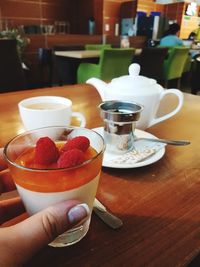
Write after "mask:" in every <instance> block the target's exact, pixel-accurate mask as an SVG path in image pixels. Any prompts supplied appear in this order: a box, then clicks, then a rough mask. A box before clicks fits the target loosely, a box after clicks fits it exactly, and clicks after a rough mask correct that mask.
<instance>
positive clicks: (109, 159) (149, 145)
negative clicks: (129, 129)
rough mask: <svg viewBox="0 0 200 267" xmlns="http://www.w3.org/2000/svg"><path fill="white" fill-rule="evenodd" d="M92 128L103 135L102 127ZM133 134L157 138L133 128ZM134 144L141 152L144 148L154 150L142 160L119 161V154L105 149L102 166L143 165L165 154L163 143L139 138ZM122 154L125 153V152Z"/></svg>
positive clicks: (131, 166)
mask: <svg viewBox="0 0 200 267" xmlns="http://www.w3.org/2000/svg"><path fill="white" fill-rule="evenodd" d="M93 130H94V131H95V132H97V133H99V134H100V135H101V136H102V137H103V127H98V128H94V129H93ZM135 135H136V136H137V137H149V138H157V137H156V136H154V135H152V134H150V133H148V132H145V131H142V130H138V129H136V130H135ZM134 146H135V149H137V150H138V151H141V152H142V153H143V151H145V150H152V151H154V152H153V153H152V152H151V154H150V155H149V156H147V157H146V158H144V159H142V160H138V161H137V162H124V161H123V162H119V161H118V160H117V159H118V158H119V157H120V155H116V154H112V153H110V152H108V151H105V153H104V158H103V167H109V168H120V169H127V168H138V167H143V166H147V165H150V164H152V163H154V162H156V161H158V160H159V159H161V158H162V157H163V156H164V154H165V144H161V143H154V142H150V141H144V140H141V141H137V142H135V145H134ZM124 155H127V153H126V154H124ZM117 161H118V162H117Z"/></svg>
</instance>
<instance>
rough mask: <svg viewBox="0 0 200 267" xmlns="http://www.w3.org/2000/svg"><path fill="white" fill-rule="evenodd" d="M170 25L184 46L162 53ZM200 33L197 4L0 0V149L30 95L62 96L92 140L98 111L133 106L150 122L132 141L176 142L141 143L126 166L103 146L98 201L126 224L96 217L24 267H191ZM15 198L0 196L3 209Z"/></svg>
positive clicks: (15, 129) (196, 237) (198, 262)
mask: <svg viewBox="0 0 200 267" xmlns="http://www.w3.org/2000/svg"><path fill="white" fill-rule="evenodd" d="M173 23H178V24H179V25H180V31H179V32H178V37H179V38H180V39H181V40H182V41H183V45H182V46H181V47H178V46H174V47H168V46H164V47H162V46H160V40H161V38H162V36H163V34H164V32H165V31H166V30H167V29H168V28H169V25H170V24H173ZM199 27H200V1H199V0H185V1H184V0H131V1H129V0H84V1H82V0H73V1H70V0H56V1H53V0H31V1H24V0H1V1H0V114H1V115H0V117H1V131H0V147H4V146H5V145H6V144H7V143H8V142H9V141H10V140H11V139H12V138H13V137H14V136H17V135H19V134H22V133H23V132H24V131H25V130H27V129H26V127H25V126H24V124H23V123H22V120H21V117H20V116H21V114H20V113H19V106H18V104H19V102H20V101H22V100H23V99H26V98H32V97H38V96H59V97H64V98H69V99H70V100H71V101H72V103H73V106H72V110H73V111H75V112H81V113H82V114H84V117H85V121H86V123H85V127H86V128H88V129H93V130H96V131H97V132H99V131H100V135H102V133H103V131H104V134H105V131H106V129H107V128H106V127H107V126H105V125H107V124H106V123H107V120H106V119H105V117H103V115H102V110H101V108H100V104H101V103H102V102H105V103H106V102H107V101H120V103H123V104H124V103H126V102H127V101H133V102H136V103H137V104H139V105H140V104H141V106H142V109H143V111H142V113H141V114H142V115H141V120H142V119H144V120H145V119H146V120H148V122H147V121H146V122H145V123H143V122H141V123H140V118H139V119H138V122H136V123H135V122H134V123H133V122H131V127H133V129H132V130H133V131H134V133H135V134H136V136H139V137H141V138H145V137H148V138H153V139H154V141H155V139H157V138H160V139H167V140H176V141H181V142H182V141H183V142H185V143H184V144H185V145H183V143H179V145H177V143H176V145H173V144H171V143H165V142H163V141H161V143H160V145H158V144H159V143H156V141H155V142H150V141H149V143H148V144H146V143H145V145H144V144H143V143H142V141H141V144H142V146H143V147H142V148H140V147H139V146H138V147H139V148H138V149H143V150H137V149H136V150H137V153H143V152H144V147H145V149H146V150H145V152H146V151H147V150H148V153H149V151H151V152H150V154H148V156H144V155H143V156H141V158H140V159H139V158H137V160H136V159H135V158H134V160H135V161H134V162H129V159H127V158H126V159H124V158H123V156H120V157H119V155H117V159H118V158H119V161H116V162H114V161H110V158H109V157H110V156H109V155H110V154H109V153H110V152H107V153H106V150H107V148H106V150H105V153H104V159H103V163H102V169H101V178H100V181H99V186H98V189H97V193H96V198H97V199H98V200H99V201H100V202H101V203H102V204H103V205H104V208H105V207H106V209H107V210H106V211H105V210H104V209H103V211H102V210H101V213H107V211H108V214H109V215H110V214H111V216H113V217H115V216H116V217H117V218H120V221H122V222H123V223H122V224H123V225H122V224H120V227H119V228H117V227H116V229H114V227H112V226H109V222H107V221H108V220H109V219H105V218H103V219H102V218H99V217H104V216H99V215H98V213H99V212H97V213H96V212H94V211H93V212H92V217H91V223H90V228H89V230H88V233H87V234H86V236H85V237H84V238H83V239H81V240H80V241H79V242H78V243H77V244H74V245H72V246H66V247H62V248H52V247H50V246H48V245H46V246H45V247H43V248H42V249H41V250H39V251H38V252H37V254H36V255H34V256H33V257H32V258H30V259H28V261H26V263H24V266H28V267H32V266H43V267H45V266H52V267H54V266H56V267H59V266H60V267H61V266H62V267H63V266H70V265H72V266H81V267H82V266H83V267H86V266H87V267H88V266H90V267H93V266H104V267H112V266H113V267H117V266H126V267H129V266H130V267H141V266H145V267H195V266H200V246H199V244H200V194H199V190H200V182H199V177H200V168H199V166H200V153H199V151H200V137H199V136H200V135H199V130H200V119H199V114H200V95H199V94H200V80H199V79H200V78H199V77H200V39H199V40H198V38H196V37H192V36H191V33H192V32H194V31H196V30H197V29H198V28H199ZM138 64H139V65H138ZM130 66H131V67H130ZM121 76H123V77H121ZM94 78H96V79H94ZM113 79H114V80H113ZM174 95H176V97H174ZM115 109H116V108H115ZM104 111H105V110H104ZM104 111H103V112H104ZM118 111H119V110H118ZM118 111H117V112H118ZM106 112H108V111H105V113H106ZM144 112H147V113H148V116H147V115H145V116H146V117H145V118H144V117H143V113H144ZM122 113H123V112H122ZM125 113H126V111H125ZM154 113H155V114H154ZM106 114H107V113H106ZM105 116H106V115H105ZM147 117H148V118H147ZM109 118H110V117H109ZM120 123H122V122H120ZM126 123H127V122H126ZM71 124H72V125H73V126H77V127H78V126H79V125H80V122H79V120H78V119H73V118H72V121H71ZM129 124H130V122H129ZM120 125H122V124H120ZM56 126H57V125H56ZM120 127H121V126H120ZM103 128H104V129H103ZM113 129H114V127H113ZM132 130H131V131H132ZM120 131H122V130H120ZM123 131H125V128H124V130H123ZM123 131H122V133H121V132H120V134H119V135H121V134H123ZM113 140H114V139H113ZM184 140H185V141H184ZM105 142H108V140H107V141H105ZM139 142H140V141H138V144H139ZM136 144H137V142H136ZM136 144H135V147H136V148H137V145H136ZM106 145H107V144H106ZM106 147H107V146H106ZM134 149H135V148H134ZM136 150H135V151H136ZM138 151H140V152H138ZM141 151H142V152H141ZM152 151H153V152H152ZM106 154H107V155H106ZM112 156H113V155H112ZM0 178H1V172H0ZM0 180H1V179H0ZM0 188H1V186H0ZM0 195H1V191H0ZM16 196H18V193H17V191H16V190H15V191H14V192H3V194H2V195H1V196H0V206H1V203H2V202H3V201H6V200H7V199H10V198H11V197H16ZM109 215H108V216H109ZM28 216H29V215H27V213H23V214H22V215H18V217H17V219H16V220H11V222H10V221H8V222H4V223H3V224H2V227H4V226H10V225H13V224H14V223H16V222H20V221H22V220H24V219H26V218H27V217H28ZM113 217H112V218H111V219H110V220H112V219H113ZM0 257H1V256H0Z"/></svg>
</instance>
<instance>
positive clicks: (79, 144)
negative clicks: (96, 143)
mask: <svg viewBox="0 0 200 267" xmlns="http://www.w3.org/2000/svg"><path fill="white" fill-rule="evenodd" d="M89 146H90V140H89V139H88V138H87V137H85V136H77V137H74V138H72V139H70V140H68V141H67V143H66V144H65V145H64V146H63V147H62V148H61V151H62V152H63V151H68V150H71V149H74V148H77V149H79V150H81V151H83V152H85V151H86V150H87V149H88V148H89Z"/></svg>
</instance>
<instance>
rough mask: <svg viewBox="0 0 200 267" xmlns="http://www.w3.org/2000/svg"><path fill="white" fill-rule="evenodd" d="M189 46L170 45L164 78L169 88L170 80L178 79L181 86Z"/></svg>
mask: <svg viewBox="0 0 200 267" xmlns="http://www.w3.org/2000/svg"><path fill="white" fill-rule="evenodd" d="M188 54H189V48H187V47H180V46H177V47H170V48H169V50H168V57H167V59H165V61H164V64H163V74H162V79H163V80H164V82H165V84H164V85H165V87H166V88H167V85H168V81H170V80H174V79H177V81H178V88H180V79H181V76H182V74H183V71H184V68H185V64H186V61H187V59H188Z"/></svg>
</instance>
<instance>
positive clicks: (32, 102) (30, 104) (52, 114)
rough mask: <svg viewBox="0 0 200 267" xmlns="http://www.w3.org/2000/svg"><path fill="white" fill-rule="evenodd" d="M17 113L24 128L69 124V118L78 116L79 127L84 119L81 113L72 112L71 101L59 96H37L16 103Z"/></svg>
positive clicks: (83, 122)
mask: <svg viewBox="0 0 200 267" xmlns="http://www.w3.org/2000/svg"><path fill="white" fill-rule="evenodd" d="M18 108H19V113H20V116H21V119H22V122H23V124H24V127H25V128H26V130H33V129H37V128H42V127H47V126H69V125H70V124H71V118H72V117H76V118H78V119H79V120H80V121H81V123H80V126H81V127H85V125H86V120H85V117H84V115H83V114H82V113H80V112H72V101H71V100H70V99H68V98H65V97H60V96H37V97H31V98H26V99H24V100H22V101H21V102H19V103H18Z"/></svg>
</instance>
